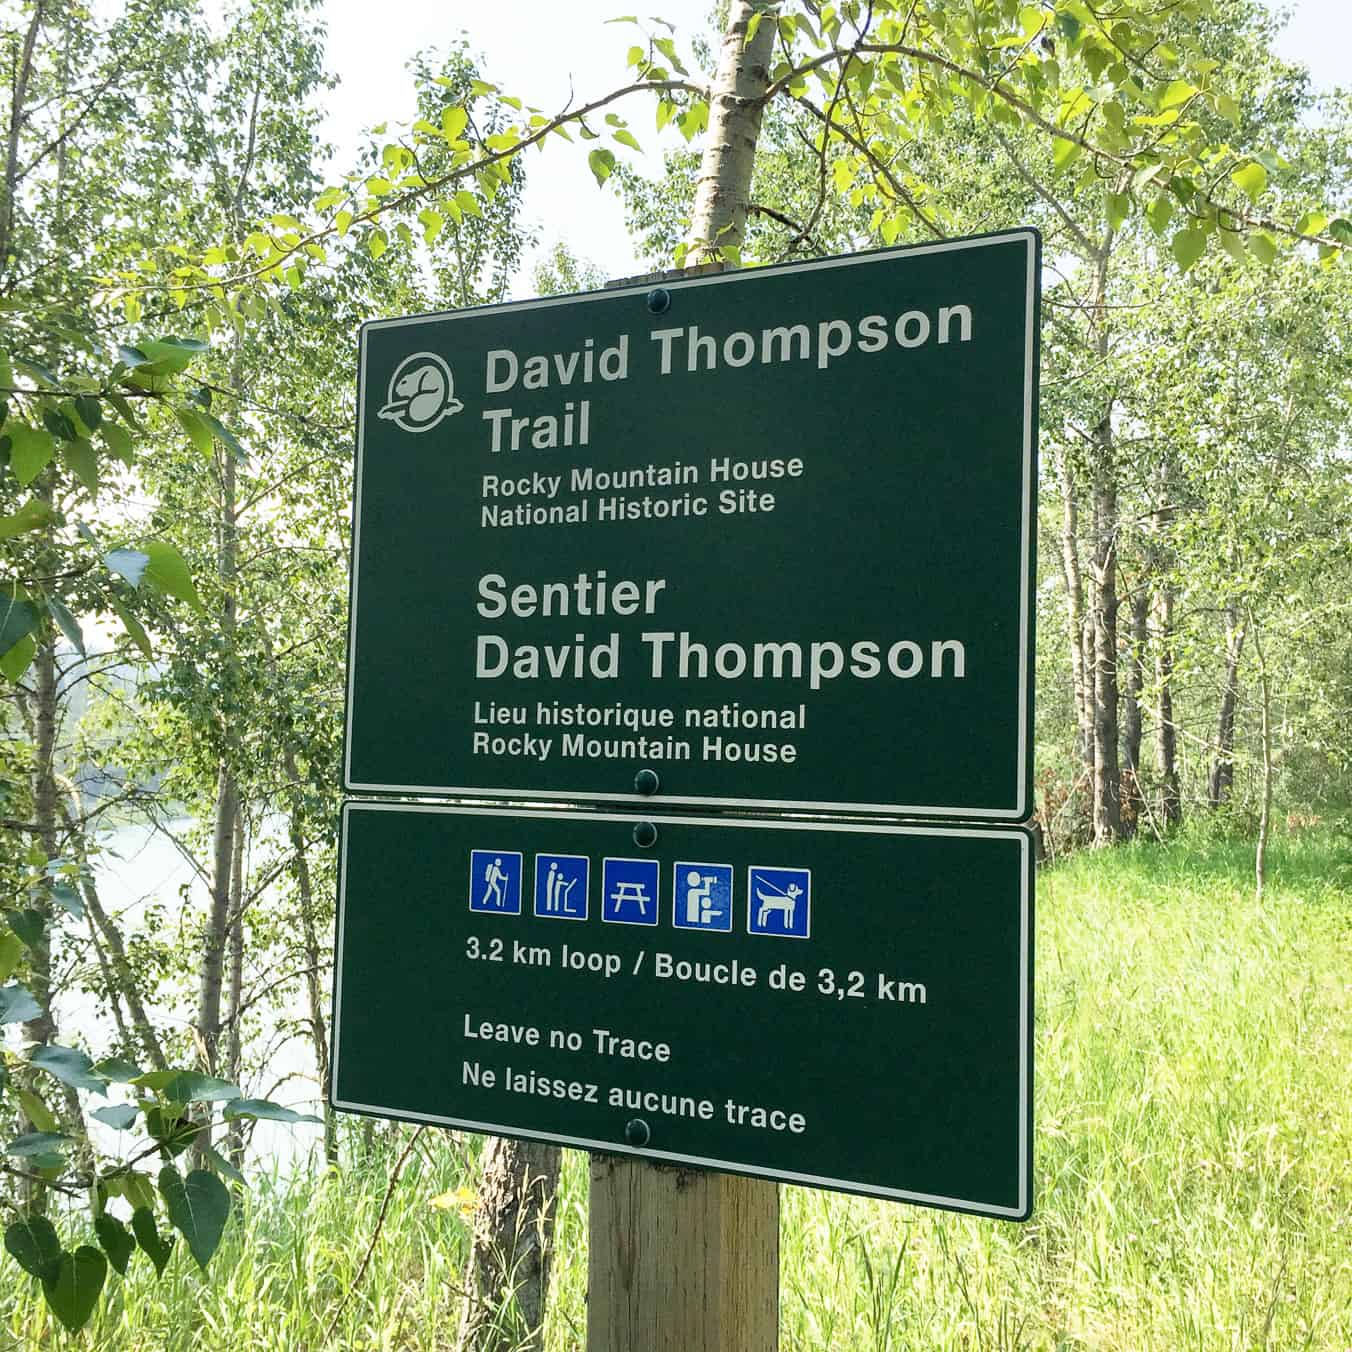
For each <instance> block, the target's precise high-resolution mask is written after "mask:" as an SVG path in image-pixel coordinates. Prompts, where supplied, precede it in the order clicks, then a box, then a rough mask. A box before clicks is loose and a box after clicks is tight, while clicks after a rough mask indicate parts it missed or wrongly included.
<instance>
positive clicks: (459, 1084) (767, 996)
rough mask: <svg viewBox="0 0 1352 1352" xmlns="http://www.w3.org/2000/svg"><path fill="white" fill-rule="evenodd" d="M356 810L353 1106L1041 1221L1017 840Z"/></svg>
mask: <svg viewBox="0 0 1352 1352" xmlns="http://www.w3.org/2000/svg"><path fill="white" fill-rule="evenodd" d="M652 820H653V821H654V823H655V825H656V828H657V839H656V842H655V844H654V845H653V846H652V847H651V848H649V849H640V848H638V847H637V846H636V845H635V842H634V835H633V830H634V821H635V819H634V817H633V816H632V815H630V816H625V815H620V814H606V813H596V812H549V811H544V810H539V809H531V810H526V811H521V812H506V811H497V810H492V809H474V808H458V807H433V806H411V805H401V804H393V803H349V804H348V805H347V807H346V809H345V811H344V814H343V827H342V842H341V856H342V862H341V875H340V889H339V908H338V954H337V967H336V976H335V1008H334V1035H333V1080H332V1101H333V1105H334V1107H335V1108H339V1109H343V1110H345V1111H349V1112H359V1113H371V1114H377V1115H385V1116H390V1117H396V1118H400V1119H404V1120H410V1121H420V1122H434V1123H441V1124H443V1125H447V1126H454V1127H461V1128H466V1129H469V1130H473V1131H485V1132H492V1133H496V1134H499V1135H506V1136H525V1137H533V1138H537V1139H541V1140H548V1141H555V1142H560V1143H562V1144H565V1145H572V1146H577V1147H580V1148H583V1149H590V1150H603V1151H612V1152H616V1153H621V1154H632V1155H639V1156H643V1157H645V1158H650V1159H653V1160H658V1161H665V1162H668V1163H678V1164H692V1165H697V1166H702V1167H708V1168H714V1169H721V1170H727V1171H731V1172H740V1173H748V1174H754V1175H758V1176H763V1177H766V1178H773V1179H780V1180H783V1181H784V1182H790V1183H800V1184H807V1185H811V1186H816V1187H826V1188H837V1189H841V1190H843V1191H848V1192H859V1193H866V1194H869V1195H873V1196H878V1197H887V1198H893V1199H896V1200H900V1201H909V1202H916V1203H921V1204H924V1205H926V1206H938V1207H949V1208H953V1209H956V1210H960V1211H972V1212H977V1213H980V1214H983V1215H989V1216H999V1217H1005V1218H1007V1219H1014V1220H1020V1219H1026V1218H1027V1216H1028V1214H1029V1209H1030V1205H1031V1201H1030V1186H1031V1185H1030V1177H1029V1173H1030V1158H1031V1153H1030V1152H1031V1144H1030V1141H1031V1095H1032V1082H1031V1081H1032V1066H1031V1054H1032V1053H1031V1028H1032V942H1033V939H1032V936H1033V930H1032V923H1033V917H1032V855H1031V849H1030V841H1029V837H1028V834H1027V833H1026V832H1025V831H1024V830H1022V829H1021V828H1016V827H993V826H985V827H981V828H976V829H970V830H969V829H962V828H950V827H941V826H934V827H900V826H883V825H876V826H874V825H861V824H854V825H846V824H837V825H823V824H807V823H803V822H790V821H767V820H761V821H752V820H746V819H743V820H736V819H728V820H716V821H715V820H709V819H703V818H696V817H655V818H653V819H652Z"/></svg>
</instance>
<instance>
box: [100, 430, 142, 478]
mask: <svg viewBox="0 0 1352 1352" xmlns="http://www.w3.org/2000/svg"><path fill="white" fill-rule="evenodd" d="M99 436H101V437H102V438H103V440H104V442H105V444H106V445H107V447H108V449H109V450H110V451H112V453H113V454H114V455H115V456H117V458H118V459H119V460H120V461H122V463H123V464H124V465H126V466H128V467H130V466H131V464H132V461H133V460H134V459H135V456H134V455H133V454H132V445H131V436H130V434H129V433H128V432H127V429H126V428H125V427H119V426H118V424H117V423H114V422H106V423H104V424H103V426H102V427H100V428H99Z"/></svg>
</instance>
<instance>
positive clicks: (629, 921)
mask: <svg viewBox="0 0 1352 1352" xmlns="http://www.w3.org/2000/svg"><path fill="white" fill-rule="evenodd" d="M658 873H659V868H658V863H657V860H656V859H606V860H603V861H602V864H601V919H602V920H603V921H606V922H608V923H609V924H612V925H655V924H657V903H658V896H657V889H658Z"/></svg>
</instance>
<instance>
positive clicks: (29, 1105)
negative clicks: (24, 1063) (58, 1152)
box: [17, 1089, 61, 1131]
mask: <svg viewBox="0 0 1352 1352" xmlns="http://www.w3.org/2000/svg"><path fill="white" fill-rule="evenodd" d="M17 1098H18V1100H19V1107H20V1108H22V1109H23V1111H24V1116H25V1117H26V1118H27V1119H28V1120H29V1121H30V1122H31V1123H32V1124H33V1125H34V1126H35V1127H36V1128H37V1129H38V1130H39V1131H60V1130H61V1123H60V1122H58V1121H57V1120H56V1114H55V1113H54V1112H52V1110H51V1109H50V1108H49V1107H48V1106H47V1105H46V1104H45V1103H44V1102H43V1101H42V1100H41V1099H40V1098H39V1097H38V1096H37V1095H36V1094H35V1093H33V1092H32V1090H29V1089H20V1090H19V1092H18V1094H17Z"/></svg>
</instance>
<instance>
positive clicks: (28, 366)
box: [12, 357, 61, 389]
mask: <svg viewBox="0 0 1352 1352" xmlns="http://www.w3.org/2000/svg"><path fill="white" fill-rule="evenodd" d="M12 360H13V362H14V367H15V370H17V371H21V372H22V373H23V374H24V375H26V376H28V377H29V378H30V379H32V380H33V381H34V382H35V383H36V384H38V385H42V386H44V387H45V388H46V389H51V388H52V387H53V386H55V385H59V384H60V383H61V382H60V381H59V380H57V378H56V374H55V373H54V372H53V371H51V370H49V369H48V368H47V367H46V366H44V365H43V364H42V363H41V362H39V361H33V360H32V358H30V357H14V358H13V359H12Z"/></svg>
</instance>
